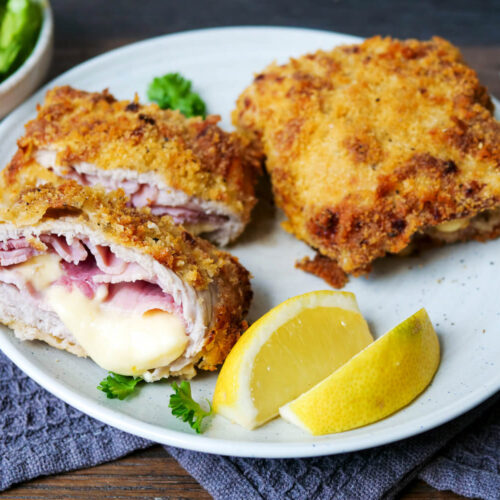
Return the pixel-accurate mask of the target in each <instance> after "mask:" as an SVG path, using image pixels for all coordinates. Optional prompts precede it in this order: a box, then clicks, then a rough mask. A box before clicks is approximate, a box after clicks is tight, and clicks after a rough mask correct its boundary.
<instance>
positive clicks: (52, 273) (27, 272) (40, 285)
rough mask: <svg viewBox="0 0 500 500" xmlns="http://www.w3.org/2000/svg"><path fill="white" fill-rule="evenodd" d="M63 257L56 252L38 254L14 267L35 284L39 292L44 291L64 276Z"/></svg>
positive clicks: (32, 284)
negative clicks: (61, 263)
mask: <svg viewBox="0 0 500 500" xmlns="http://www.w3.org/2000/svg"><path fill="white" fill-rule="evenodd" d="M60 262H61V257H59V255H57V254H54V253H47V254H43V255H37V256H36V257H32V258H31V259H29V260H27V261H26V262H23V263H22V264H16V265H15V266H13V268H14V269H15V270H16V271H17V272H18V273H19V274H21V276H22V277H23V278H24V279H25V280H26V281H27V282H29V283H30V284H31V286H33V288H34V289H35V290H36V291H37V292H43V291H44V290H45V289H46V288H47V287H48V286H49V285H50V284H51V283H53V282H54V281H56V280H58V279H59V278H60V277H61V276H62V269H61V265H60Z"/></svg>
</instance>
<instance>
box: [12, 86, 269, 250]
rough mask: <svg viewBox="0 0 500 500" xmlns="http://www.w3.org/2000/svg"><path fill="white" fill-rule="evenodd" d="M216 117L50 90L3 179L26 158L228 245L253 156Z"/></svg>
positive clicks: (251, 176) (249, 185)
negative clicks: (118, 192)
mask: <svg viewBox="0 0 500 500" xmlns="http://www.w3.org/2000/svg"><path fill="white" fill-rule="evenodd" d="M218 120H219V117H217V116H209V117H208V118H207V119H205V120H203V119H201V118H189V119H188V118H185V117H184V116H183V115H181V114H180V113H179V112H178V111H171V110H162V109H160V108H159V107H158V106H157V105H156V104H151V105H141V104H140V103H139V102H138V101H137V98H136V99H135V100H134V101H118V100H116V99H115V98H114V97H113V96H112V95H111V94H110V93H109V92H108V91H106V90H105V91H103V92H85V91H81V90H76V89H73V88H71V87H69V86H64V87H57V88H54V89H52V90H50V91H49V92H48V93H47V95H46V99H45V102H44V103H43V105H41V106H39V107H38V116H37V117H36V118H35V119H34V120H32V121H30V122H29V123H27V125H26V133H25V135H24V137H22V138H21V139H20V140H19V141H18V146H19V150H18V152H17V154H16V155H15V157H14V159H13V160H12V162H11V164H10V165H9V168H8V170H7V174H8V175H10V176H11V178H12V177H13V176H17V175H19V173H20V170H21V169H23V168H24V167H25V166H26V165H27V164H30V160H36V162H37V163H38V164H39V165H41V166H43V167H45V168H46V169H49V170H51V171H53V172H54V173H56V174H57V175H59V176H61V177H64V178H68V179H73V180H75V181H77V182H78V183H80V184H82V185H84V186H95V185H101V186H103V187H104V188H105V189H106V190H107V191H113V190H117V189H119V188H121V189H123V191H124V192H125V194H127V196H128V197H129V201H128V203H129V205H131V206H133V207H149V208H150V210H151V213H152V214H153V215H165V214H166V215H170V216H171V217H172V218H173V219H174V221H175V222H176V223H178V224H183V225H184V226H185V227H187V228H188V229H189V231H190V232H191V233H193V234H202V235H203V236H205V237H206V238H208V239H210V240H211V241H213V242H215V243H217V244H220V245H226V244H227V243H229V242H230V241H232V240H234V239H235V238H236V237H237V236H238V235H239V234H241V232H242V231H243V229H244V228H245V225H246V224H247V223H248V221H249V220H250V212H251V210H252V208H253V206H254V205H255V203H256V198H255V196H254V183H255V180H256V178H257V175H258V171H259V168H260V165H259V158H258V157H257V156H256V155H255V154H253V152H252V150H251V149H250V148H248V147H246V146H245V145H244V144H243V142H242V140H241V139H240V138H239V137H238V136H236V135H235V134H231V133H227V132H224V131H223V130H221V129H220V128H219V127H218V126H217V122H218Z"/></svg>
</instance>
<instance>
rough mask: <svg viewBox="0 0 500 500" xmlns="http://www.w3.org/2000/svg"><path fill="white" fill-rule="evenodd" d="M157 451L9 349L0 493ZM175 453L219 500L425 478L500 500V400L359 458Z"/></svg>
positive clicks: (2, 393) (384, 488)
mask: <svg viewBox="0 0 500 500" xmlns="http://www.w3.org/2000/svg"><path fill="white" fill-rule="evenodd" d="M473 422H475V423H474V424H473V425H470V424H471V423H473ZM466 428H467V430H465V431H464V429H466ZM459 434H460V435H459ZM456 436H458V437H456ZM455 437H456V438H455ZM454 438H455V439H454ZM150 445H151V443H150V442H148V441H146V440H144V439H141V438H138V437H135V436H131V435H129V434H125V433H123V432H121V431H118V430H116V429H113V428H112V427H109V426H107V425H105V424H102V423H100V422H98V421H96V420H94V419H92V418H90V417H87V416H86V415H83V414H82V413H80V412H79V411H77V410H75V409H73V408H71V407H70V406H68V405H66V404H65V403H63V402H62V401H60V400H59V399H57V398H56V397H54V396H52V395H51V394H49V393H48V392H47V391H45V390H44V389H42V388H41V387H40V386H39V385H38V384H36V383H35V382H34V381H32V380H31V379H29V378H28V377H27V376H26V375H25V374H24V373H22V372H21V371H20V370H19V369H17V368H16V367H15V366H14V365H13V364H12V363H11V362H10V361H9V360H8V359H7V358H6V357H5V356H4V355H3V354H2V353H0V490H4V489H7V488H8V487H10V486H11V485H13V484H15V483H18V482H21V481H27V480H29V479H32V478H35V477H37V476H40V475H48V474H55V473H58V472H62V471H68V470H74V469H78V468H83V467H90V466H93V465H96V464H99V463H102V462H105V461H110V460H114V459H116V458H118V457H121V456H123V455H126V454H127V453H130V452H131V451H133V450H137V449H141V448H145V447H147V446H150ZM447 445H448V446H447ZM166 449H167V450H168V451H169V452H170V454H171V455H172V456H174V457H175V458H176V459H177V460H178V461H179V462H180V464H181V465H182V466H183V467H184V468H185V469H186V470H187V471H188V472H189V473H190V474H192V475H193V476H194V477H195V478H196V479H197V480H198V481H199V482H200V483H201V485H202V486H203V487H205V488H206V489H207V491H209V492H210V493H211V494H212V495H213V496H214V497H215V498H216V499H248V500H251V499H254V498H259V499H295V498H301V499H303V498H308V499H315V498H317V499H329V498H335V499H343V498H345V499H355V498H362V499H371V498H381V497H391V496H393V495H395V494H396V493H397V492H398V491H399V490H400V489H401V488H402V487H404V485H405V484H407V483H408V481H410V480H411V479H413V478H414V477H416V475H417V474H418V473H420V477H422V478H423V479H424V480H426V481H428V482H429V483H430V484H432V486H434V487H436V488H438V489H451V490H453V491H455V492H457V493H461V494H463V495H467V496H471V497H479V498H485V499H500V398H499V397H498V395H497V397H496V398H492V399H490V400H489V401H488V402H486V403H484V404H483V405H481V406H480V407H478V408H476V409H475V410H473V411H472V412H469V413H468V414H466V415H464V416H462V417H460V418H459V419H456V420H455V421H453V422H450V423H449V424H446V425H444V426H442V427H440V428H438V429H435V430H432V431H429V432H427V433H425V434H423V435H420V436H416V437H414V438H411V439H407V440H405V441H400V442H398V443H395V444H392V445H387V446H383V447H379V448H374V449H371V450H366V451H363V452H359V453H351V454H344V455H334V456H329V457H322V458H310V459H296V460H259V459H243V458H232V457H221V456H217V455H209V454H203V453H196V452H190V451H186V450H181V449H179V448H171V447H166ZM433 457H434V458H433ZM431 458H433V459H432V460H431ZM430 460H431V461H430Z"/></svg>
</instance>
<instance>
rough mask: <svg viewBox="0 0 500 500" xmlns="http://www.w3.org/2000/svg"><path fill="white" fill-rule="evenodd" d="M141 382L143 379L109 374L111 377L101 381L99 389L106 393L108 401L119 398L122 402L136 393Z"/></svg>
mask: <svg viewBox="0 0 500 500" xmlns="http://www.w3.org/2000/svg"><path fill="white" fill-rule="evenodd" d="M139 382H142V378H140V377H137V378H134V377H129V376H127V375H118V373H113V372H109V375H108V376H107V377H106V378H105V379H104V380H101V383H100V384H99V385H98V386H97V388H98V389H99V390H100V391H102V392H104V393H106V396H107V397H108V399H115V398H118V399H119V400H120V401H122V400H123V399H125V398H126V397H127V396H129V395H130V394H132V393H133V392H134V390H135V386H136V385H137V384H138V383H139Z"/></svg>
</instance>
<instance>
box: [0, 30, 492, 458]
mask: <svg viewBox="0 0 500 500" xmlns="http://www.w3.org/2000/svg"><path fill="white" fill-rule="evenodd" d="M357 41H358V39H357V38H354V37H350V36H346V35H339V34H335V33H328V32H322V31H312V30H303V29H289V28H224V29H211V30H203V31H193V32H187V33H181V34H176V35H169V36H164V37H160V38H156V39H152V40H148V41H145V42H141V43H137V44H134V45H130V46H127V47H124V48H121V49H118V50H115V51H113V52H110V53H108V54H105V55H103V56H100V57H98V58H96V59H93V60H91V61H89V62H87V63H85V64H82V65H80V66H78V67H76V68H74V69H72V70H71V71H69V72H68V73H66V74H64V75H62V76H60V77H58V78H57V79H56V80H54V81H53V82H51V83H50V84H49V86H48V87H50V86H53V85H61V84H71V85H73V86H76V87H80V88H82V89H87V90H102V89H103V88H104V87H109V88H110V90H111V92H113V93H114V94H116V95H117V96H118V97H121V98H131V97H132V96H133V95H134V92H138V93H139V96H140V97H141V98H142V99H145V91H146V87H147V85H148V83H149V81H150V80H151V79H152V77H154V76H157V75H161V74H164V73H166V72H169V71H179V72H181V73H182V74H183V75H185V76H186V77H187V78H190V79H192V80H193V82H194V87H195V89H196V90H197V91H198V92H199V93H200V94H201V96H202V97H203V98H204V99H205V100H206V101H207V103H208V107H209V110H210V111H211V112H216V113H220V114H221V115H222V117H223V122H222V125H223V126H224V127H226V128H229V126H230V125H229V113H230V111H231V109H232V107H233V106H234V102H235V99H236V97H237V96H238V94H239V93H240V92H241V91H242V90H243V88H244V87H245V86H246V85H248V84H249V83H250V81H251V79H252V74H253V73H254V72H256V71H259V70H260V69H262V68H263V67H265V66H266V65H267V64H268V63H270V62H271V61H272V60H274V59H276V60H278V61H283V62H284V61H286V60H287V58H288V57H290V56H294V55H300V54H302V53H305V52H308V51H314V50H316V49H319V48H324V49H328V48H330V47H332V46H334V45H338V44H343V43H353V42H357ZM45 90H46V89H42V90H41V91H40V92H38V93H37V94H36V95H35V96H33V97H32V98H31V99H29V100H28V101H27V102H26V103H24V104H23V105H22V106H21V107H19V108H18V109H17V110H16V111H15V112H14V113H12V114H11V115H10V116H9V117H8V118H7V119H6V120H5V121H4V122H3V123H2V124H1V125H0V159H1V161H2V163H3V164H4V165H5V164H6V163H7V161H8V160H9V158H10V157H11V155H12V153H13V152H14V150H15V142H16V139H17V137H19V136H20V135H21V134H22V131H23V124H24V123H25V122H26V121H27V120H28V119H29V118H31V117H33V116H34V110H35V105H36V103H37V102H40V101H41V100H42V99H43V95H44V92H45ZM280 217H281V216H280V214H279V213H277V212H276V211H275V210H274V209H273V208H272V206H271V205H270V204H268V203H266V202H261V203H260V204H259V206H258V208H257V210H256V213H255V217H254V220H253V221H252V223H251V225H250V227H249V228H248V231H247V232H246V233H245V235H244V236H243V237H242V238H241V239H240V240H239V242H238V243H237V244H236V245H234V246H233V247H232V248H231V251H232V252H233V253H234V254H236V255H237V256H238V257H239V258H240V259H241V262H242V263H243V264H244V265H245V266H246V267H247V268H248V269H249V270H250V271H251V272H252V274H253V275H254V279H253V289H254V292H255V300H254V302H253V305H252V309H251V312H250V320H255V319H256V318H258V317H259V316H260V315H262V314H263V313H265V312H266V311H267V310H269V309H270V308H271V307H273V306H275V305H277V304H278V303H280V302H282V301H283V300H285V299H287V298H289V297H291V296H293V295H297V294H300V293H304V292H307V291H311V290H319V289H324V288H327V287H326V285H325V283H323V282H322V281H321V280H319V279H317V278H315V277H313V276H311V275H308V274H305V273H303V272H301V271H298V270H295V269H294V262H295V260H296V259H298V258H301V257H303V256H304V255H306V254H310V250H309V249H308V248H307V246H306V245H304V244H303V243H301V242H299V241H297V240H295V239H294V238H293V237H291V236H290V235H289V234H287V233H285V232H284V231H283V230H282V229H281V228H280V227H279V220H280ZM499 255H500V240H497V241H492V242H489V243H486V244H481V243H475V242H471V243H467V244H460V245H453V246H447V247H443V248H440V249H435V250H432V251H428V252H426V253H424V254H423V255H422V256H421V257H418V258H417V257H413V258H386V259H384V260H382V261H380V262H379V263H377V265H376V266H375V269H374V271H373V273H372V274H371V275H370V276H369V277H368V278H358V279H351V281H350V283H349V284H348V285H347V287H346V290H350V291H352V292H354V293H356V295H357V298H358V302H359V304H360V307H361V310H362V312H363V313H364V315H365V317H366V318H367V320H368V322H369V323H370V326H371V329H372V331H373V333H374V335H375V336H376V337H378V336H380V335H382V334H383V333H384V332H385V331H387V330H388V329H390V328H392V327H393V326H394V325H396V324H397V323H399V322H400V321H401V320H403V319H404V318H406V317H407V316H409V315H411V314H413V313H414V312H415V311H417V310H418V309H419V308H421V307H426V308H427V310H428V312H429V315H430V317H431V319H432V320H433V322H434V325H435V327H436V330H437V332H438V334H439V338H440V340H441V346H442V361H441V367H440V369H439V371H438V373H437V375H436V377H435V379H434V381H433V382H432V385H431V386H430V387H429V388H428V390H427V391H425V392H424V393H423V394H422V395H421V396H420V397H419V398H418V399H417V400H416V401H414V402H413V403H412V404H411V405H409V406H408V407H407V408H405V409H404V410H402V411H400V412H398V413H396V414H395V415H393V416H391V417H389V418H386V419H385V420H382V421H380V422H377V423H375V424H373V425H369V426H366V427H363V428H361V429H356V430H353V431H350V432H345V433H342V434H336V435H330V436H323V437H312V436H309V435H308V434H306V433H305V432H302V431H301V430H299V429H296V428H295V427H293V426H291V425H289V424H287V423H285V422H284V421H282V420H280V419H276V420H274V421H273V422H271V423H269V424H268V425H266V426H264V427H262V428H260V429H258V430H256V431H246V430H244V429H242V428H240V427H238V426H237V425H233V424H231V423H229V422H228V421H226V420H225V419H223V418H222V417H216V418H214V419H213V421H212V424H211V426H210V428H209V430H208V431H207V432H206V433H205V434H203V435H196V434H195V433H194V432H193V431H191V429H190V428H189V427H188V426H187V425H185V424H183V423H182V422H180V421H178V420H176V419H175V418H174V417H172V415H171V414H170V410H169V409H168V396H169V394H170V387H169V385H168V383H162V382H160V383H157V384H154V385H149V386H145V387H143V388H142V389H141V391H140V393H139V394H138V395H137V396H135V397H132V398H131V399H130V400H128V401H123V402H120V401H117V400H108V399H106V397H105V395H104V394H103V393H102V392H100V391H97V390H96V386H97V384H98V383H99V381H100V380H101V379H102V378H103V377H104V376H105V374H106V373H105V371H104V370H102V369H100V368H99V367H98V366H96V365H95V364H94V363H92V362H91V361H90V360H86V359H78V358H75V357H73V356H71V355H70V354H67V353H65V352H59V351H57V350H55V349H52V348H50V347H48V346H46V345H44V344H42V343H38V342H31V343H21V342H19V341H17V340H16V339H15V338H14V337H13V335H12V333H11V332H10V330H8V329H7V328H5V327H1V328H0V348H1V349H2V350H3V351H4V352H5V353H6V354H7V356H9V357H10V358H11V359H12V360H13V361H14V362H15V363H16V364H17V365H18V366H19V367H20V368H21V369H22V370H24V371H25V372H26V373H27V374H28V375H30V376H31V377H33V378H34V379H35V380H36V381H37V382H39V383H40V384H41V385H42V386H44V387H45V388H46V389H48V390H49V391H51V392H52V393H54V394H55V395H57V396H58V397H60V398H61V399H63V400H64V401H66V402H68V403H69V404H71V405H73V406H75V407H76V408H78V409H80V410H82V411H84V412H85V413H88V414H89V415H92V416H93V417H96V418H98V419H100V420H102V421H104V422H107V423H109V424H111V425H114V426H115V427H118V428H120V429H123V430H125V431H128V432H131V433H134V434H138V435H140V436H144V437H146V438H149V439H151V440H154V441H157V442H160V443H165V444H169V445H174V446H179V447H183V448H189V449H193V450H200V451H205V452H212V453H222V454H228V455H240V456H253V457H300V456H316V455H325V454H331V453H341V452H346V451H353V450H359V449H362V448H368V447H371V446H376V445H381V444H385V443H389V442H392V441H395V440H398V439H402V438H405V437H409V436H412V435H414V434H418V433H420V432H423V431H425V430H427V429H430V428H432V427H435V426H437V425H439V424H441V423H443V422H446V421H448V420H450V419H452V418H453V417H456V416H458V415H460V414H461V413H464V412H465V411H467V410H468V409H470V408H472V407H473V406H475V405H477V404H479V403H480V402H481V401H483V400H484V399H486V398H487V397H488V396H490V395H492V394H494V393H495V392H496V391H497V390H499V389H500V370H499V366H498V364H499V360H500V301H499V299H498V296H499V290H500V285H499V279H498V277H497V274H498V270H499V269H500V258H499V257H498V256H499ZM215 380H216V374H202V375H201V376H199V377H197V378H196V379H195V380H194V381H193V382H192V387H193V393H194V396H195V397H196V398H202V397H206V398H211V396H212V393H213V388H214V383H215Z"/></svg>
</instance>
